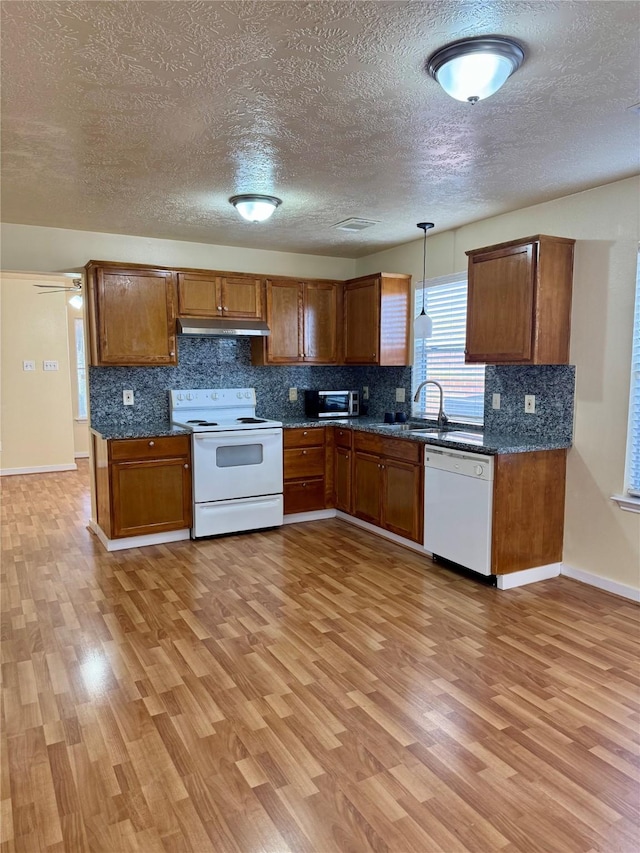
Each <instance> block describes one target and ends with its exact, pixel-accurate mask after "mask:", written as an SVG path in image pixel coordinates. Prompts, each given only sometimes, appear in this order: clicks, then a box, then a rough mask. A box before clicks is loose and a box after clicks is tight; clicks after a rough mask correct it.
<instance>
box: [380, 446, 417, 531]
mask: <svg viewBox="0 0 640 853" xmlns="http://www.w3.org/2000/svg"><path fill="white" fill-rule="evenodd" d="M382 471H383V478H382V483H383V485H382V527H384V528H386V529H387V530H390V531H391V532H392V533H396V534H397V535H398V536H404V537H405V539H412V540H413V541H414V542H421V541H422V514H423V506H424V499H423V494H422V466H421V465H414V464H411V463H410V462H398V461H396V460H394V459H388V458H386V457H384V458H383V459H382Z"/></svg>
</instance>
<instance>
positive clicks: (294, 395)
mask: <svg viewBox="0 0 640 853" xmlns="http://www.w3.org/2000/svg"><path fill="white" fill-rule="evenodd" d="M297 399H298V389H297V388H289V402H290V403H295V401H296V400H297Z"/></svg>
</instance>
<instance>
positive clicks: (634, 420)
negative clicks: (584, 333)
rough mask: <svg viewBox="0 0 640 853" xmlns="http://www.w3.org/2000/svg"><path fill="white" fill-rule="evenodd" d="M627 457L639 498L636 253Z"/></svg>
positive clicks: (639, 280)
mask: <svg viewBox="0 0 640 853" xmlns="http://www.w3.org/2000/svg"><path fill="white" fill-rule="evenodd" d="M627 459H628V461H627V483H628V491H629V494H630V495H631V496H632V497H636V498H640V255H638V264H637V267H636V310H635V313H634V321H633V354H632V356H631V397H630V400H629V449H628V453H627Z"/></svg>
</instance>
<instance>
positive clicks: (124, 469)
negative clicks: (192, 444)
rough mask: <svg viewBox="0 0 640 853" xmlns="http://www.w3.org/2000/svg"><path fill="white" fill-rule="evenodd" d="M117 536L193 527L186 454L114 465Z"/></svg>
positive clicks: (112, 480)
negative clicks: (172, 457)
mask: <svg viewBox="0 0 640 853" xmlns="http://www.w3.org/2000/svg"><path fill="white" fill-rule="evenodd" d="M111 490H112V501H113V529H112V536H113V538H114V539H117V538H121V537H123V536H141V535H145V534H149V533H162V532H164V531H166V530H182V529H184V528H187V527H191V515H192V508H191V471H190V470H189V462H188V459H187V458H186V457H178V458H175V459H151V460H145V461H135V462H114V463H112V465H111Z"/></svg>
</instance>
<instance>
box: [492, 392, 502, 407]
mask: <svg viewBox="0 0 640 853" xmlns="http://www.w3.org/2000/svg"><path fill="white" fill-rule="evenodd" d="M491 408H492V409H499V408H500V394H494V395H493V396H492V398H491Z"/></svg>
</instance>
